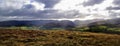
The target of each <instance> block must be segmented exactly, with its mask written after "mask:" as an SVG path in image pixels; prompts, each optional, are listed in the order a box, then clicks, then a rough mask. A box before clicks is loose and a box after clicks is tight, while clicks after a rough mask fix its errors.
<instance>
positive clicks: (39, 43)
mask: <svg viewBox="0 0 120 46" xmlns="http://www.w3.org/2000/svg"><path fill="white" fill-rule="evenodd" d="M0 46H120V35H116V34H103V33H90V32H78V31H59V30H46V31H45V30H44V31H43V30H17V29H16V30H12V29H11V30H10V29H0Z"/></svg>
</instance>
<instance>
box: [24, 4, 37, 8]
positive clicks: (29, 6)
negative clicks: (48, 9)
mask: <svg viewBox="0 0 120 46" xmlns="http://www.w3.org/2000/svg"><path fill="white" fill-rule="evenodd" d="M22 8H23V9H32V8H35V6H34V5H32V4H26V5H24V6H23V7H22Z"/></svg>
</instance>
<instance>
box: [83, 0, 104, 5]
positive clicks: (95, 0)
mask: <svg viewBox="0 0 120 46" xmlns="http://www.w3.org/2000/svg"><path fill="white" fill-rule="evenodd" d="M103 1H104V0H88V1H85V2H84V3H83V5H84V6H93V5H95V4H100V3H102V2H103Z"/></svg>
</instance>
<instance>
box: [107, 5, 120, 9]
mask: <svg viewBox="0 0 120 46" xmlns="http://www.w3.org/2000/svg"><path fill="white" fill-rule="evenodd" d="M106 10H120V7H111V6H110V7H107V8H106Z"/></svg>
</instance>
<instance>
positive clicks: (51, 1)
mask: <svg viewBox="0 0 120 46" xmlns="http://www.w3.org/2000/svg"><path fill="white" fill-rule="evenodd" d="M35 1H37V2H40V3H44V4H45V8H52V7H53V6H54V5H56V4H57V3H59V2H60V0H35Z"/></svg>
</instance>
